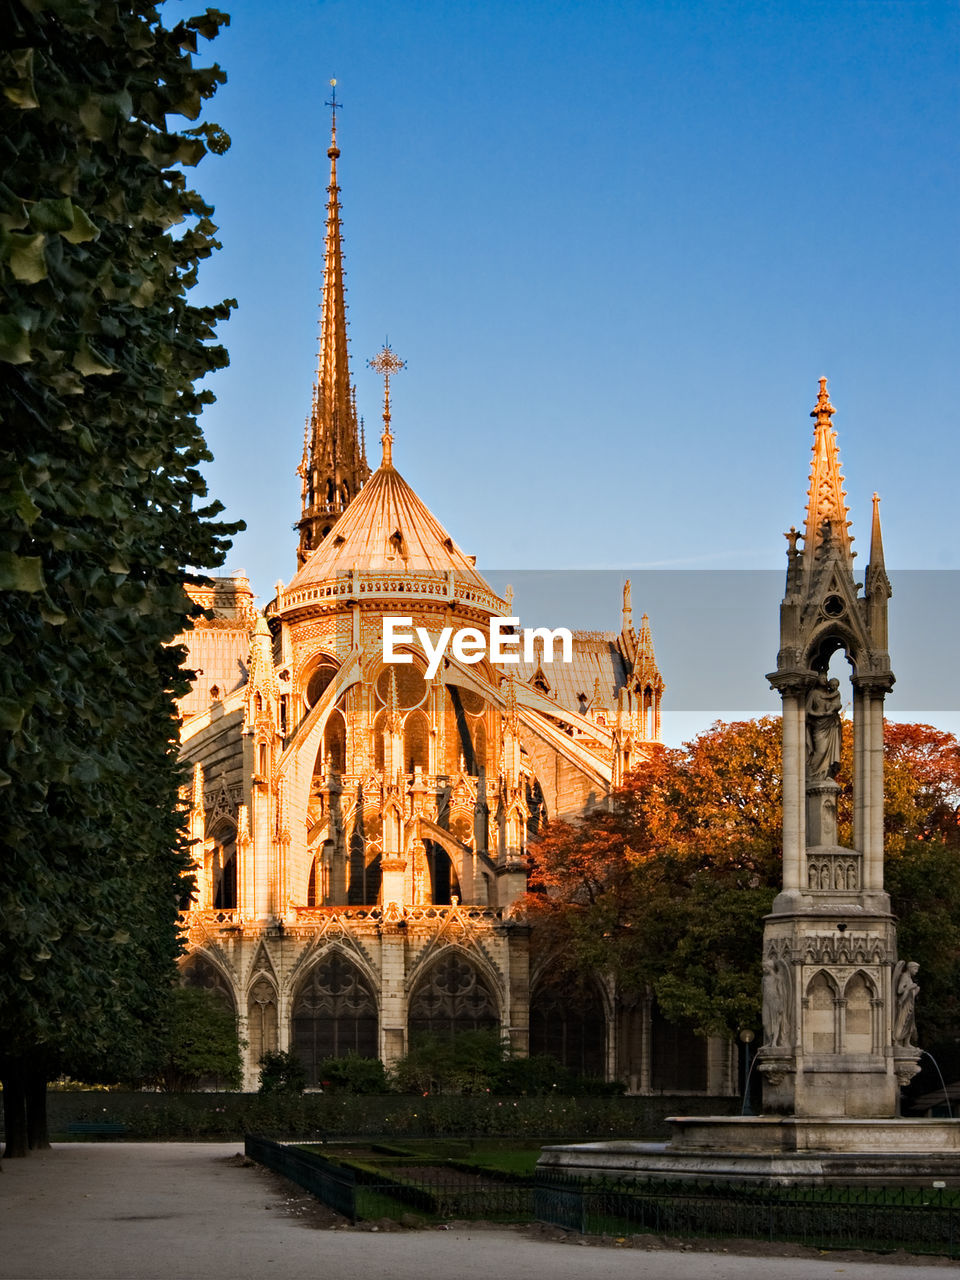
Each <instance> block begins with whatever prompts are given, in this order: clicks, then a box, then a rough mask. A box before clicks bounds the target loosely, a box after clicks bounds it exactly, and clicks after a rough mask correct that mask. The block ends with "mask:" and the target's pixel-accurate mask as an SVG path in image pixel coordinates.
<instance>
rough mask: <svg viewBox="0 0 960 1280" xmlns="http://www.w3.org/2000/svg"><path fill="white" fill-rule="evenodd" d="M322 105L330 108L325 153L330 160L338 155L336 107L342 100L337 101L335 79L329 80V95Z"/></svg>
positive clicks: (341, 104) (340, 104)
mask: <svg viewBox="0 0 960 1280" xmlns="http://www.w3.org/2000/svg"><path fill="white" fill-rule="evenodd" d="M323 105H324V106H325V107H329V108H330V150H329V151H328V152H327V155H328V156H329V157H330V159H331V160H336V159H337V158H338V157H339V155H340V152H339V151H337V107H342V106H343V103H342V102H338V101H337V82H336V80H331V81H330V97H329V99H328V100H327V101H326V102H325V103H324V104H323ZM334 151H336V152H337V154H336V155H334V154H333V153H334Z"/></svg>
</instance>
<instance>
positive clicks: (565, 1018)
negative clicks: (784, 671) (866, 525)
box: [182, 131, 731, 1092]
mask: <svg viewBox="0 0 960 1280" xmlns="http://www.w3.org/2000/svg"><path fill="white" fill-rule="evenodd" d="M329 155H330V161H331V180H330V186H329V188H328V192H329V197H330V198H329V203H328V209H327V244H326V274H325V281H324V285H325V288H324V300H323V310H322V324H321V346H320V359H319V367H318V375H317V385H316V387H315V389H314V397H313V412H312V417H311V420H310V423H308V432H307V440H306V445H305V451H304V458H303V462H302V465H301V467H300V474H301V478H302V481H303V490H302V514H301V519H300V522H299V530H300V542H299V548H298V557H297V559H298V568H297V572H296V573H295V575H294V577H293V578H292V580H291V581H290V582H289V583H288V584H287V585H286V586H284V585H282V584H278V586H277V593H276V596H275V598H274V599H273V600H272V601H271V602H270V604H269V605H268V606H267V608H266V610H265V612H264V613H263V614H261V613H259V612H257V611H256V609H255V608H254V606H253V598H252V595H251V593H250V590H249V586H248V584H247V583H246V581H245V579H242V578H232V579H216V580H214V583H213V585H212V586H211V587H210V588H208V589H206V591H205V593H197V595H198V598H201V599H202V603H203V604H204V605H206V606H207V608H208V609H209V610H210V616H209V617H208V618H207V619H206V620H204V621H201V622H199V623H198V624H197V626H196V628H195V630H194V631H192V632H191V633H190V634H189V635H188V636H186V637H185V638H184V639H185V642H186V643H187V644H188V645H189V647H190V650H191V657H190V659H189V662H188V665H193V666H195V667H198V668H200V669H201V671H202V674H201V675H200V677H199V679H198V682H197V684H196V685H195V686H194V688H193V690H192V692H191V693H190V695H188V697H187V698H186V699H185V700H184V702H183V704H182V713H183V728H182V743H183V754H184V757H185V759H186V760H188V761H189V762H190V763H191V764H192V765H193V790H192V796H191V800H190V805H191V809H190V812H191V824H192V828H191V829H192V835H193V837H194V839H195V840H196V846H195V848H196V850H197V862H196V869H197V879H198V890H197V896H196V898H195V900H194V901H193V902H192V903H191V904H190V909H189V910H188V911H186V912H185V913H184V924H185V929H186V934H187V939H188V947H189V950H188V954H187V956H186V958H185V961H184V976H185V980H186V981H188V982H193V983H198V984H201V985H205V986H209V987H212V988H214V989H215V990H217V991H218V992H219V993H220V994H221V995H222V997H223V998H224V999H225V1000H226V1001H228V1002H229V1003H230V1004H231V1005H232V1007H233V1008H234V1009H235V1010H236V1012H237V1015H238V1017H239V1019H240V1026H241V1032H242V1035H243V1037H244V1039H245V1040H246V1041H247V1043H248V1047H247V1049H246V1051H245V1062H246V1075H245V1087H247V1088H253V1087H256V1081H257V1071H258V1061H259V1058H260V1055H261V1053H262V1052H263V1051H264V1050H266V1049H271V1048H276V1047H279V1048H282V1049H286V1048H293V1049H295V1050H296V1051H297V1052H298V1053H299V1054H300V1056H301V1057H302V1058H303V1060H304V1062H305V1063H306V1065H307V1068H308V1072H309V1074H310V1078H311V1081H312V1082H313V1083H317V1082H318V1063H319V1062H320V1061H321V1060H322V1059H323V1058H324V1057H327V1056H331V1055H342V1054H344V1053H346V1052H348V1051H350V1050H355V1051H357V1052H360V1053H362V1054H367V1055H370V1056H379V1057H382V1058H383V1059H384V1060H385V1061H386V1062H388V1063H389V1062H391V1061H393V1060H395V1059H396V1058H397V1057H399V1056H400V1055H402V1054H403V1053H404V1052H405V1051H406V1049H407V1047H408V1045H409V1041H410V1036H411V1034H415V1033H416V1032H418V1031H426V1030H434V1031H440V1032H448V1031H450V1032H452V1031H454V1030H457V1029H463V1028H481V1027H491V1028H500V1029H501V1030H502V1032H503V1034H504V1036H505V1037H507V1038H509V1040H510V1042H511V1044H512V1045H513V1046H514V1048H515V1049H516V1050H517V1051H519V1052H527V1051H535V1052H544V1051H551V1052H554V1053H555V1054H556V1055H557V1056H558V1057H560V1058H562V1059H563V1060H565V1061H566V1063H567V1064H568V1065H570V1066H573V1067H575V1068H576V1069H578V1070H584V1071H588V1072H591V1073H597V1074H606V1075H616V1076H618V1077H621V1078H625V1079H627V1080H628V1082H629V1083H630V1085H631V1086H632V1087H633V1088H634V1089H637V1090H641V1091H649V1090H652V1089H655V1088H659V1089H664V1090H669V1091H671V1092H675V1091H678V1090H679V1091H683V1087H684V1085H685V1084H686V1085H687V1086H688V1087H689V1088H690V1090H691V1091H711V1092H721V1091H726V1090H728V1089H729V1088H730V1087H731V1080H730V1071H729V1068H730V1060H729V1054H728V1053H727V1051H726V1049H725V1048H724V1047H723V1046H720V1045H719V1044H711V1045H710V1046H709V1047H707V1046H705V1043H704V1042H703V1041H696V1042H694V1041H693V1040H692V1038H691V1040H690V1042H689V1044H687V1045H686V1048H687V1050H688V1056H687V1057H686V1058H685V1057H684V1054H683V1052H682V1051H681V1050H682V1048H683V1046H680V1047H678V1046H677V1044H676V1042H675V1034H676V1033H674V1032H672V1031H668V1030H666V1029H664V1030H663V1032H662V1036H663V1044H664V1045H666V1044H667V1042H668V1041H669V1043H670V1046H671V1047H670V1048H669V1050H668V1049H663V1050H662V1052H661V1053H660V1057H659V1058H658V1057H657V1047H656V1044H655V1043H654V1040H653V1038H652V1035H651V1026H652V1022H653V1019H654V1017H655V1015H654V1013H653V1012H652V1010H651V1008H650V1005H649V1002H648V1003H647V1004H646V1005H644V1006H643V1007H641V1008H639V1009H634V1010H630V1011H626V1010H623V1009H621V1008H620V1007H619V1006H618V1002H617V999H616V992H615V990H614V989H613V987H612V985H611V984H610V983H609V982H608V981H606V980H605V979H603V978H601V977H598V980H597V984H596V1000H595V1002H594V1004H593V1006H592V1007H591V1008H589V1009H583V1010H575V1009H573V1008H571V1007H569V1003H568V1002H565V1000H564V999H563V996H562V993H559V992H557V991H556V990H555V988H554V987H553V986H552V985H551V981H550V972H549V965H548V964H542V965H541V966H540V969H539V970H538V971H536V972H531V967H530V945H529V943H530V940H529V929H528V926H527V925H526V923H525V921H524V918H523V914H522V911H521V910H519V909H518V902H519V900H520V899H521V897H522V895H523V894H524V893H525V891H526V861H525V854H526V849H527V843H528V840H530V839H531V838H535V835H536V831H537V829H538V826H539V825H540V823H541V822H542V821H543V820H544V818H545V817H548V816H555V815H568V816H569V815H574V814H579V813H582V812H583V811H584V810H586V809H587V808H589V807H590V806H592V805H596V804H599V803H603V802H604V801H605V798H606V796H607V794H608V792H609V790H610V787H611V786H612V785H614V784H615V783H616V782H618V781H619V780H620V778H621V777H622V776H623V774H624V772H625V771H626V770H627V769H629V768H630V767H631V766H632V765H633V764H634V763H636V761H637V760H638V759H639V758H641V757H642V755H643V753H644V752H645V751H646V750H647V749H648V748H649V744H650V743H652V742H655V741H657V740H658V739H659V734H660V721H659V715H660V711H659V708H660V698H661V695H662V692H663V682H662V680H661V678H660V674H659V670H658V668H657V664H656V659H655V656H654V652H653V643H652V638H651V633H650V627H649V622H648V620H647V618H646V616H644V618H643V619H642V621H641V624H640V627H639V629H635V627H634V623H633V613H632V606H631V601H630V594H629V584H628V586H627V589H626V591H625V594H624V601H623V613H622V624H621V629H620V631H619V632H618V633H607V632H575V633H574V634H573V652H572V661H571V662H569V663H560V662H554V663H552V664H551V663H550V662H548V661H546V660H545V658H546V655H545V654H543V653H542V652H541V651H540V650H536V651H535V652H534V655H533V660H532V661H526V662H521V663H519V664H518V665H509V666H508V665H502V666H500V667H497V666H495V665H494V664H493V663H491V662H490V661H489V659H487V658H484V660H483V661H481V662H480V663H477V664H474V665H468V664H466V663H464V662H460V661H458V660H457V659H456V658H455V657H454V656H452V655H451V654H450V653H449V652H448V653H447V654H446V657H445V658H444V660H443V661H442V662H441V663H440V665H439V668H438V670H437V672H436V674H435V676H434V677H433V678H432V679H428V678H426V675H425V672H426V670H427V666H428V663H427V660H426V656H425V654H424V652H423V647H422V646H421V645H419V644H409V645H406V646H401V649H402V651H403V652H404V653H406V654H409V657H410V659H411V660H410V661H409V662H407V663H404V662H396V663H392V664H386V663H385V662H384V658H383V620H384V618H385V617H403V618H406V619H410V620H411V624H412V627H414V628H415V627H422V628H424V629H425V630H426V632H427V633H428V634H429V636H430V637H431V640H432V642H433V643H435V642H436V638H437V636H438V635H439V634H440V632H441V630H442V629H443V628H445V627H452V628H454V629H459V628H464V627H473V628H476V629H477V630H478V631H479V632H480V633H482V635H484V636H485V637H486V636H488V635H489V629H490V623H491V619H493V618H497V617H507V616H510V615H511V613H512V608H511V602H510V601H509V600H508V599H503V598H501V597H500V596H499V595H498V594H497V593H496V591H494V590H493V589H492V588H491V586H490V585H489V584H488V583H487V582H486V581H485V580H484V578H483V577H482V576H481V575H480V574H479V573H478V572H477V569H476V567H475V559H474V557H473V556H469V555H466V554H465V553H464V552H463V551H462V550H461V549H460V548H459V547H458V546H457V544H456V543H455V542H454V541H453V539H452V538H451V537H450V535H449V534H448V533H447V531H446V530H445V529H444V528H443V527H442V526H441V524H440V522H439V521H438V520H437V519H436V517H435V516H434V515H433V514H432V513H431V512H430V510H429V509H428V508H427V507H426V505H425V504H424V503H423V502H422V501H421V499H420V498H419V497H418V496H417V494H416V493H415V492H414V490H413V489H412V488H411V486H410V485H409V484H408V483H407V481H406V480H405V479H404V478H403V477H402V476H401V475H400V473H399V472H398V471H397V470H396V469H395V467H394V465H393V436H392V434H391V429H390V425H391V424H390V406H389V377H390V375H391V374H392V373H396V372H398V371H399V369H400V368H401V367H402V363H401V362H400V361H399V360H397V359H396V357H394V355H393V353H392V352H390V350H389V348H386V349H385V351H384V352H383V353H381V356H380V357H378V361H377V363H376V364H375V367H376V368H378V370H379V371H380V372H382V373H384V374H385V375H386V379H387V396H386V404H385V411H384V431H383V435H382V438H381V444H382V462H381V464H380V466H379V467H378V469H377V470H376V471H375V472H374V473H373V475H369V470H368V469H367V467H366V455H365V450H364V448H363V445H362V441H360V440H359V439H358V436H357V418H356V410H355V407H354V396H353V390H352V386H351V384H350V372H349V368H348V365H347V359H346V352H347V344H346V328H345V307H344V300H343V279H342V261H341V249H340V220H339V202H338V191H339V188H338V187H337V177H336V161H337V158H338V157H339V150H338V149H337V147H336V134H335V131H334V140H333V143H332V145H331V149H330V152H329ZM508 594H509V592H508ZM557 621H558V623H559V622H562V619H558V620H557ZM671 1037H672V1039H671ZM690 1055H692V1056H690ZM678 1061H681V1062H682V1063H686V1064H687V1065H686V1066H683V1065H681V1067H680V1068H679V1071H680V1074H679V1075H678V1074H677V1062H678ZM691 1063H693V1064H694V1065H693V1066H692V1067H691V1066H690V1064H691ZM658 1072H659V1075H658ZM684 1072H686V1075H685V1074H684ZM691 1072H692V1074H691Z"/></svg>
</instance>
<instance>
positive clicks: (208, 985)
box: [180, 949, 237, 1016]
mask: <svg viewBox="0 0 960 1280" xmlns="http://www.w3.org/2000/svg"><path fill="white" fill-rule="evenodd" d="M180 981H181V982H182V983H183V985H184V986H185V987H202V988H204V989H205V990H207V991H210V992H212V993H213V995H215V996H216V998H217V999H218V1000H220V1001H221V1002H222V1003H223V1004H225V1005H226V1006H227V1007H228V1008H229V1009H230V1012H231V1013H232V1014H234V1016H236V1013H237V996H236V991H235V990H234V984H233V981H232V979H231V978H230V976H229V974H228V973H227V972H226V970H225V969H224V968H223V966H222V965H220V964H218V963H217V961H216V960H214V959H213V957H212V956H211V955H210V954H209V953H208V952H206V951H202V950H200V949H197V950H196V951H191V952H190V953H189V954H188V955H187V956H186V957H185V958H184V960H183V961H182V963H181V965H180Z"/></svg>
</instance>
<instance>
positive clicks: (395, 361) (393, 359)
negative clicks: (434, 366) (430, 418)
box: [367, 342, 407, 466]
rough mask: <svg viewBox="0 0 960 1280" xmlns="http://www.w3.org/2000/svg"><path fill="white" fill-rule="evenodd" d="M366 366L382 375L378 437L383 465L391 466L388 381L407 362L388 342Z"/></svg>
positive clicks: (391, 442) (391, 445)
mask: <svg viewBox="0 0 960 1280" xmlns="http://www.w3.org/2000/svg"><path fill="white" fill-rule="evenodd" d="M367 364H368V365H369V366H370V368H371V369H373V370H374V371H375V372H376V373H379V374H382V375H383V435H382V436H381V437H380V443H381V444H382V445H383V465H384V466H391V465H392V464H393V436H392V435H391V434H390V379H391V378H392V377H393V375H394V374H395V373H399V372H400V370H401V369H405V368H406V365H407V362H406V360H401V359H400V357H399V356H398V355H397V353H396V352H395V351H394V350H393V348H392V347H391V346H390V343H389V342H385V343H384V344H383V350H382V351H378V352H377V354H376V355H375V356H374V357H373V359H372V360H368V361H367Z"/></svg>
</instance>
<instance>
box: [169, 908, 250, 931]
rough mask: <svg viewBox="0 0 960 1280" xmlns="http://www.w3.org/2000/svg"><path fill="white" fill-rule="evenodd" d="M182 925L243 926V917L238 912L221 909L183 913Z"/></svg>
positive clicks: (181, 914)
mask: <svg viewBox="0 0 960 1280" xmlns="http://www.w3.org/2000/svg"><path fill="white" fill-rule="evenodd" d="M180 922H181V924H202V925H207V926H216V927H222V926H223V925H240V924H243V917H242V916H241V914H240V912H239V911H237V910H224V909H222V908H220V907H216V908H209V907H208V908H204V909H203V910H193V911H181V912H180Z"/></svg>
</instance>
